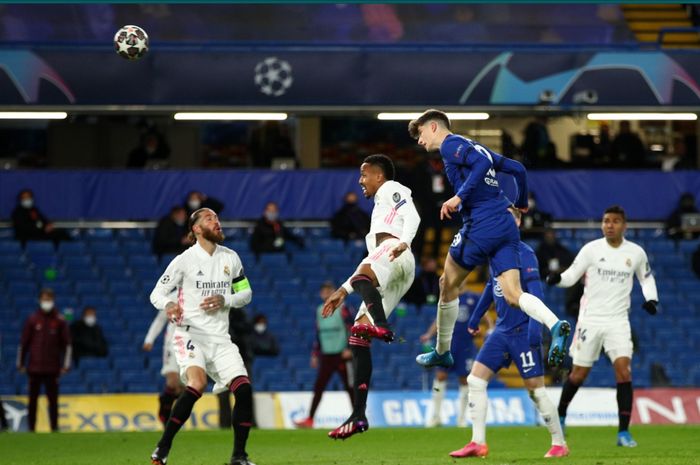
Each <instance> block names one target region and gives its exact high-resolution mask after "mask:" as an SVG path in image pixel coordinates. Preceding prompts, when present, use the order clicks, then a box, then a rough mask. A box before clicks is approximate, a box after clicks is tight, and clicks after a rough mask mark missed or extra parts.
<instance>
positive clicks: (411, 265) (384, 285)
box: [355, 239, 416, 324]
mask: <svg viewBox="0 0 700 465" xmlns="http://www.w3.org/2000/svg"><path fill="white" fill-rule="evenodd" d="M399 242H400V241H399V240H398V239H387V240H385V241H384V242H382V243H381V244H379V247H377V248H376V249H374V250H373V251H372V252H371V253H370V254H369V255H368V256H367V257H366V258H365V259H364V260H362V262H361V263H360V265H364V264H367V265H369V266H370V267H371V268H372V271H374V274H375V275H376V276H377V281H379V293H380V294H381V296H382V306H383V307H384V313H385V314H386V317H387V318H389V315H391V312H393V311H394V308H396V305H397V304H398V303H399V301H400V300H401V298H402V297H403V296H404V295H405V294H406V292H408V289H409V288H410V287H411V285H412V284H413V279H414V278H415V274H416V261H415V259H414V258H413V252H411V249H408V250H405V251H404V252H403V253H402V254H401V255H399V257H398V258H397V259H396V260H394V261H393V262H390V261H389V252H390V251H391V249H393V248H394V247H395V246H396V245H397V244H398V243H399ZM363 315H367V318H369V320H370V321H371V322H372V324H374V320H372V316H371V315H370V314H369V312H368V311H367V307H366V306H365V304H364V302H363V303H362V305H360V310H359V311H358V312H357V315H356V316H355V320H358V319H359V318H360V317H362V316H363Z"/></svg>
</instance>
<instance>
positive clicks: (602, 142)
mask: <svg viewBox="0 0 700 465" xmlns="http://www.w3.org/2000/svg"><path fill="white" fill-rule="evenodd" d="M594 141H595V145H594V147H593V154H592V157H593V160H592V163H593V166H595V167H599V168H604V167H607V166H609V164H610V157H611V155H612V138H611V137H610V125H608V123H606V122H604V121H601V122H600V124H599V125H598V137H596V138H595V139H594Z"/></svg>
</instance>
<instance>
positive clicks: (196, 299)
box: [151, 243, 252, 342]
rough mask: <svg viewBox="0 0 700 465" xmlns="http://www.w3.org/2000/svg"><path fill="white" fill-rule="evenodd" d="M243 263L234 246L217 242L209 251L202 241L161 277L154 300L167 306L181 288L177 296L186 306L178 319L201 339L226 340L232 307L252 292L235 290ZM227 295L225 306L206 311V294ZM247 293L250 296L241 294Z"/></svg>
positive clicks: (242, 303) (152, 301) (240, 277)
mask: <svg viewBox="0 0 700 465" xmlns="http://www.w3.org/2000/svg"><path fill="white" fill-rule="evenodd" d="M244 278H245V276H244V274H243V265H242V264H241V260H240V258H239V257H238V254H237V253H236V252H234V251H233V250H231V249H229V248H227V247H224V246H221V245H217V246H216V249H214V253H213V254H212V255H209V254H208V253H207V252H206V251H205V250H204V249H203V248H202V247H201V246H200V245H199V244H198V243H196V244H194V245H193V246H192V247H190V248H189V249H187V250H185V251H184V252H183V253H181V254H180V255H178V256H177V257H175V258H174V259H173V261H171V262H170V264H169V265H168V268H167V269H166V270H165V272H164V273H163V275H162V276H161V277H160V279H159V280H158V283H157V284H156V286H155V288H154V289H153V292H151V303H152V304H153V306H154V307H156V308H157V309H158V310H164V309H165V306H166V305H167V304H168V303H169V302H171V301H172V298H171V291H172V289H173V287H175V288H177V300H178V302H177V303H179V304H180V306H181V307H182V309H183V313H182V317H181V318H180V320H179V321H177V322H175V324H176V326H177V327H178V328H182V329H185V330H186V331H187V332H189V333H190V334H192V335H193V336H195V337H196V338H197V339H199V340H202V341H205V342H225V341H228V340H230V336H229V334H228V310H229V308H230V307H241V306H243V305H246V304H248V303H249V302H250V297H251V295H252V294H251V293H250V290H248V292H247V293H245V294H244V293H241V295H240V296H239V295H238V294H233V293H232V283H233V281H234V280H236V281H238V280H240V279H244ZM214 295H222V296H224V301H225V308H224V309H222V310H219V311H216V312H205V311H204V310H203V309H201V308H200V307H199V305H200V304H201V303H202V301H204V299H205V298H207V297H211V296H214ZM243 295H245V296H246V298H244V299H241V298H240V297H241V296H243Z"/></svg>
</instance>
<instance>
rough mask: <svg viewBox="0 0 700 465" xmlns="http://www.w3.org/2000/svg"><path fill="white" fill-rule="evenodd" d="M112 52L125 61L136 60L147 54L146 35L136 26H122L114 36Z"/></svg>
mask: <svg viewBox="0 0 700 465" xmlns="http://www.w3.org/2000/svg"><path fill="white" fill-rule="evenodd" d="M114 50H115V51H116V52H117V54H119V56H120V57H122V58H126V59H127V60H138V59H139V58H141V57H143V56H144V55H145V54H146V52H148V34H146V31H144V30H143V29H141V28H140V27H138V26H124V27H122V28H121V29H119V30H118V31H117V33H116V34H114Z"/></svg>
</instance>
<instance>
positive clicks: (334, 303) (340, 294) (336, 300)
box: [321, 287, 348, 318]
mask: <svg viewBox="0 0 700 465" xmlns="http://www.w3.org/2000/svg"><path fill="white" fill-rule="evenodd" d="M347 296H348V293H347V291H346V290H345V289H343V288H342V287H340V288H338V289H336V291H335V292H334V293H333V294H331V296H330V297H328V298H327V299H326V301H325V302H324V303H323V309H322V310H321V314H322V315H323V317H324V318H328V317H329V316H331V315H332V314H333V312H335V309H336V308H338V307H340V306H341V305H342V304H343V302H345V298H346V297H347Z"/></svg>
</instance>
